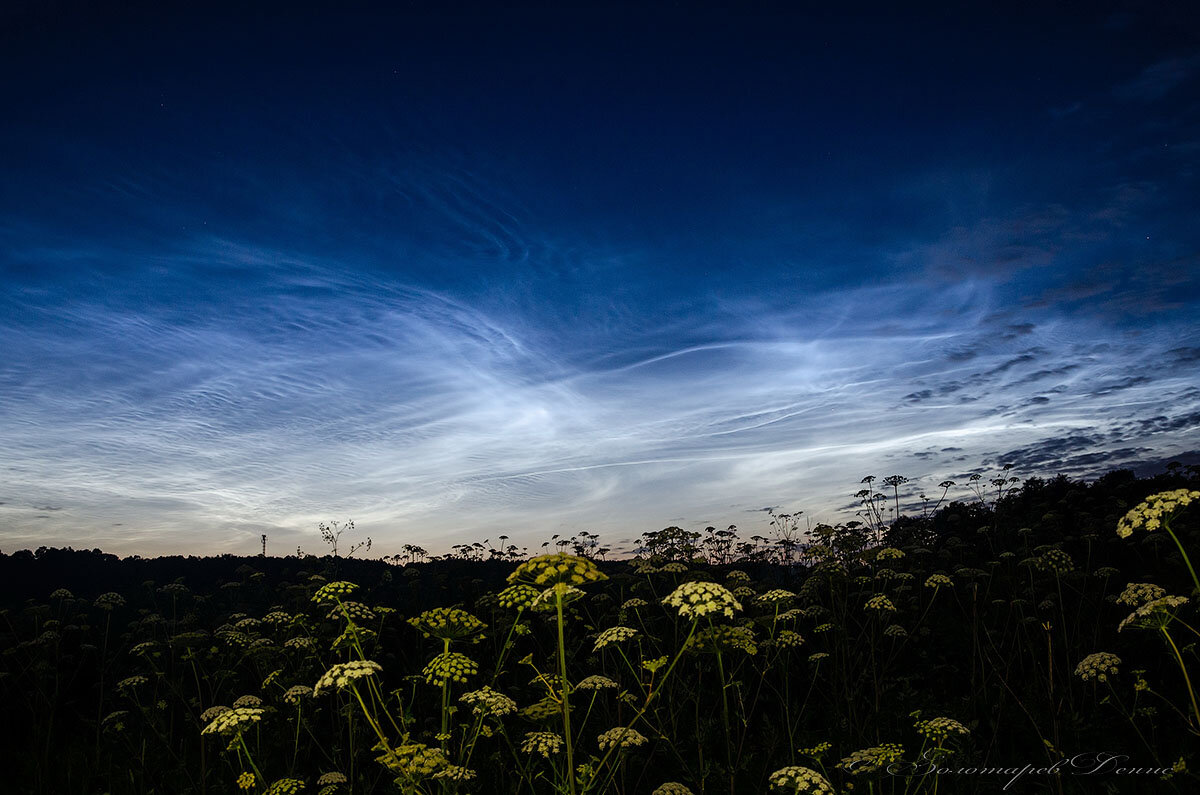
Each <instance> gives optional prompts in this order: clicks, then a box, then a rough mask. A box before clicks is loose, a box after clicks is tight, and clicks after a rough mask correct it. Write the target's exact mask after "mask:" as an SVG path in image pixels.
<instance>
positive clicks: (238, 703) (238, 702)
mask: <svg viewBox="0 0 1200 795" xmlns="http://www.w3.org/2000/svg"><path fill="white" fill-rule="evenodd" d="M262 703H263V702H262V699H261V698H259V697H258V696H238V697H237V699H235V700H234V702H233V708H234V709H239V708H240V707H261V706H262Z"/></svg>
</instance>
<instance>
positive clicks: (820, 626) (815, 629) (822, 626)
mask: <svg viewBox="0 0 1200 795" xmlns="http://www.w3.org/2000/svg"><path fill="white" fill-rule="evenodd" d="M831 629H833V624H830V623H829V622H828V621H827V622H825V623H824V624H817V625H816V626H815V627H813V632H828V631H829V630H831Z"/></svg>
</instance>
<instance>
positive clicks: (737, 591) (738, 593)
mask: <svg viewBox="0 0 1200 795" xmlns="http://www.w3.org/2000/svg"><path fill="white" fill-rule="evenodd" d="M757 593H758V592H757V591H755V590H754V589H753V588H751V587H750V586H749V585H739V586H738V587H736V588H734V589H733V595H734V598H736V599H753V598H754V597H755V596H756V595H757Z"/></svg>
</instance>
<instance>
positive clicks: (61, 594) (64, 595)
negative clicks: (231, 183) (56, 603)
mask: <svg viewBox="0 0 1200 795" xmlns="http://www.w3.org/2000/svg"><path fill="white" fill-rule="evenodd" d="M50 598H51V599H74V598H75V594H73V593H71V592H70V591H68V590H67V589H66V588H56V589H55V590H54V591H53V592H52V593H51V594H50Z"/></svg>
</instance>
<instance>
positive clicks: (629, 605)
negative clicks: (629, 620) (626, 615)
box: [621, 596, 650, 610]
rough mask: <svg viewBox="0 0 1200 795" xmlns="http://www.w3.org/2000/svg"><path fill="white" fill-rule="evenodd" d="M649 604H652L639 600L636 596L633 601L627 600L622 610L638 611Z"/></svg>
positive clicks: (623, 603) (622, 604)
mask: <svg viewBox="0 0 1200 795" xmlns="http://www.w3.org/2000/svg"><path fill="white" fill-rule="evenodd" d="M649 604H650V603H649V602H647V601H646V600H645V599H639V598H638V597H636V596H635V597H633V598H632V599H626V600H625V601H624V602H622V603H621V609H622V610H637V609H638V608H639V607H646V606H647V605H649Z"/></svg>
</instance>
